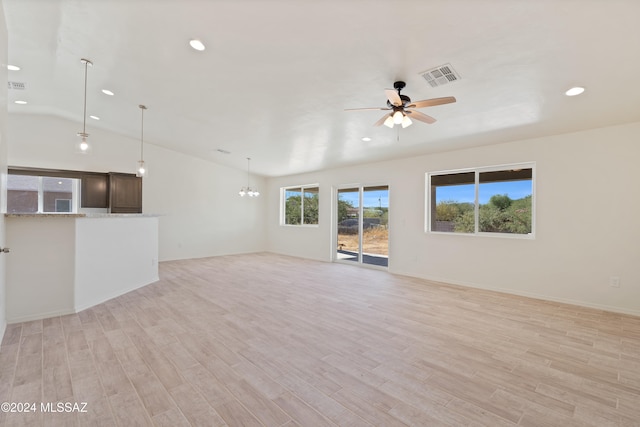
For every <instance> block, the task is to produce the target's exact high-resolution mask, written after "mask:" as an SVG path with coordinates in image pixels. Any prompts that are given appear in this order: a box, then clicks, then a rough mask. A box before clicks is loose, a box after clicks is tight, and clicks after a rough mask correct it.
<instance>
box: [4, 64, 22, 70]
mask: <svg viewBox="0 0 640 427" xmlns="http://www.w3.org/2000/svg"><path fill="white" fill-rule="evenodd" d="M7 70H9V71H20V67H18V66H17V65H11V64H9V65H7Z"/></svg>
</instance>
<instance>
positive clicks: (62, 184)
mask: <svg viewBox="0 0 640 427" xmlns="http://www.w3.org/2000/svg"><path fill="white" fill-rule="evenodd" d="M78 187H79V180H78V179H75V178H62V177H47V176H34V175H13V174H9V175H7V212H8V213H56V212H57V213H62V212H67V213H69V212H76V211H77V209H76V206H77V196H76V194H77V193H78Z"/></svg>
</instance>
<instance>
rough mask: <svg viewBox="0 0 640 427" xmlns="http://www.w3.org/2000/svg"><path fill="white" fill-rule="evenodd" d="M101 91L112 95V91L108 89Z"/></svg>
mask: <svg viewBox="0 0 640 427" xmlns="http://www.w3.org/2000/svg"><path fill="white" fill-rule="evenodd" d="M102 93H104V94H105V95H109V96H113V95H114V93H113V92H111V91H110V90H109V89H102Z"/></svg>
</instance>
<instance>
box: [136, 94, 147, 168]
mask: <svg viewBox="0 0 640 427" xmlns="http://www.w3.org/2000/svg"><path fill="white" fill-rule="evenodd" d="M138 107H140V110H141V119H140V160H144V110H146V109H147V107H145V106H144V105H138Z"/></svg>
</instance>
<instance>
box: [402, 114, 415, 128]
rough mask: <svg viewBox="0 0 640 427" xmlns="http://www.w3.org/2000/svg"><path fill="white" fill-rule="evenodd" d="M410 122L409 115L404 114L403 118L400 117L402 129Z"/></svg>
mask: <svg viewBox="0 0 640 427" xmlns="http://www.w3.org/2000/svg"><path fill="white" fill-rule="evenodd" d="M412 123H413V122H412V121H411V119H410V118H409V116H404V118H403V119H402V129H404V128H408V127H409V126H411V124H412Z"/></svg>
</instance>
